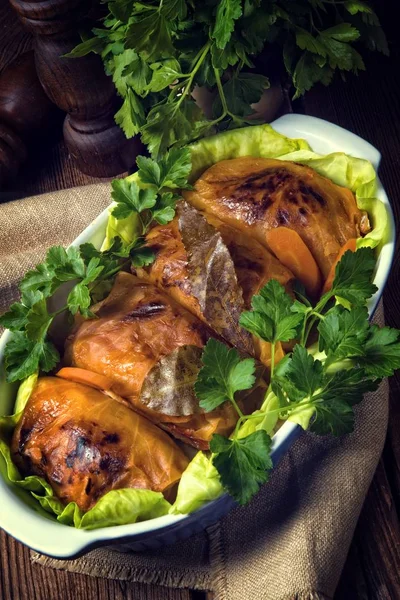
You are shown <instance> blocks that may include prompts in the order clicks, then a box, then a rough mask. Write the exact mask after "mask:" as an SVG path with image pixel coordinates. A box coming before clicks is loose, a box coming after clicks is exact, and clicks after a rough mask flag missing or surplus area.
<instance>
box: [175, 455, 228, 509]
mask: <svg viewBox="0 0 400 600" xmlns="http://www.w3.org/2000/svg"><path fill="white" fill-rule="evenodd" d="M222 492H223V489H222V485H221V482H220V479H219V474H218V471H217V469H216V468H215V467H214V465H213V464H212V461H211V458H208V457H207V456H206V455H205V454H204V452H198V453H197V454H196V456H195V457H194V458H193V460H192V461H191V462H190V463H189V465H188V466H187V468H186V470H185V471H184V472H183V474H182V477H181V480H180V482H179V486H178V494H177V496H176V500H175V502H174V504H173V505H172V507H171V508H170V511H169V512H170V514H174V515H175V514H188V513H191V512H193V511H194V510H197V509H198V508H200V507H201V506H203V504H205V503H206V502H210V501H211V500H215V499H216V498H218V497H219V496H220V495H221V494H222Z"/></svg>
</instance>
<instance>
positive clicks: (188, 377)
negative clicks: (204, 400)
mask: <svg viewBox="0 0 400 600" xmlns="http://www.w3.org/2000/svg"><path fill="white" fill-rule="evenodd" d="M202 353H203V349H202V348H199V347H197V346H190V345H186V346H180V347H179V348H176V349H175V350H174V351H173V352H171V353H170V354H168V355H167V356H164V357H163V358H161V359H160V360H159V361H158V362H157V364H156V365H155V366H154V367H153V368H152V369H151V371H150V373H149V374H148V375H147V377H146V379H145V380H144V383H143V386H142V389H141V392H140V401H141V402H142V403H143V404H145V405H146V406H147V408H150V409H152V410H154V411H157V412H160V413H162V414H164V415H169V416H174V417H177V416H179V417H183V416H189V415H193V414H195V413H198V412H201V411H200V408H199V400H198V398H197V397H196V395H195V393H194V383H195V381H196V379H197V375H198V372H199V370H200V368H201V366H202V363H201V355H202Z"/></svg>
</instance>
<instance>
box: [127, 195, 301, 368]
mask: <svg viewBox="0 0 400 600" xmlns="http://www.w3.org/2000/svg"><path fill="white" fill-rule="evenodd" d="M206 217H207V220H205V219H204V217H203V216H202V215H201V214H200V213H199V212H198V211H196V209H194V208H193V207H190V206H188V205H187V204H186V203H185V202H181V203H180V204H179V205H178V207H177V216H176V217H175V219H174V220H173V221H171V222H170V223H168V225H159V226H156V227H154V228H153V229H151V230H150V232H149V233H148V235H147V237H146V243H147V245H148V246H149V247H151V248H152V249H153V250H154V251H156V259H155V261H154V263H152V264H151V265H150V266H149V267H144V268H138V269H134V272H135V273H136V274H137V275H138V276H139V277H140V278H141V279H144V280H146V281H149V282H151V283H154V284H155V285H157V286H159V287H161V288H162V289H163V290H165V291H166V293H168V294H169V295H171V296H172V297H173V298H174V299H175V300H176V301H177V302H179V303H180V304H182V305H183V306H185V307H186V308H187V309H188V310H190V311H191V312H192V313H193V314H195V315H196V316H197V317H198V318H199V319H201V320H203V321H205V322H206V323H207V324H208V325H209V326H210V327H211V328H213V329H215V331H216V332H217V333H218V334H219V335H221V336H222V337H224V339H226V340H227V341H228V342H229V343H231V344H232V345H234V346H236V347H238V348H239V349H241V350H243V351H244V352H248V353H249V354H253V355H255V356H257V358H259V359H260V360H261V361H262V362H264V363H265V364H267V365H268V364H269V361H270V344H267V343H266V342H262V341H261V340H258V339H254V338H253V339H250V336H249V334H248V333H247V332H246V331H244V330H243V329H242V328H241V327H240V326H239V318H240V314H241V312H242V311H243V310H245V309H246V308H247V309H248V308H250V302H251V298H252V297H253V296H254V294H257V293H258V292H259V290H260V289H261V288H262V287H263V286H264V285H265V284H266V283H267V282H268V281H269V280H270V279H276V280H278V281H279V282H280V283H282V285H285V286H286V288H287V289H288V291H290V289H291V283H292V280H293V275H292V273H291V272H290V271H289V270H288V269H287V268H286V267H285V266H283V265H282V264H281V263H280V262H279V260H278V259H277V258H275V256H273V254H271V253H270V252H269V251H268V250H267V249H266V248H265V247H264V246H262V245H261V244H260V243H259V242H257V241H256V240H254V239H252V238H251V237H250V236H248V235H246V234H243V233H241V232H239V231H238V230H236V229H234V228H232V227H230V226H229V225H226V224H225V223H223V222H221V221H219V220H218V219H217V218H215V217H214V216H213V215H211V214H206ZM217 237H218V238H219V240H218V241H216V238H217ZM221 246H223V247H224V250H223V249H221ZM230 270H231V271H230ZM199 282H200V284H199ZM206 297H208V301H207V300H206Z"/></svg>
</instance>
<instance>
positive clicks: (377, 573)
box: [0, 0, 400, 600]
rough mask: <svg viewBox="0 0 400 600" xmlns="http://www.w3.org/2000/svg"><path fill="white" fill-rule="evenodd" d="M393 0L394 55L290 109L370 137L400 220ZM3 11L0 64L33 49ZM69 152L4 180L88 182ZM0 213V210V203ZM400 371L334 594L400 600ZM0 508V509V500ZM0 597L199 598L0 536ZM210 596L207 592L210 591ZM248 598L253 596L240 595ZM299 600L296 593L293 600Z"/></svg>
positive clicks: (374, 60) (23, 187) (43, 157)
mask: <svg viewBox="0 0 400 600" xmlns="http://www.w3.org/2000/svg"><path fill="white" fill-rule="evenodd" d="M394 5H395V1H394V0H385V1H384V2H383V1H382V2H381V3H380V14H381V18H382V21H383V23H384V26H385V29H386V33H387V35H388V37H389V40H390V42H391V43H392V44H391V48H392V54H391V57H390V58H389V59H388V58H385V57H382V56H370V57H367V60H366V63H367V72H366V73H362V74H361V75H360V76H359V77H358V78H355V77H353V76H349V77H348V81H347V82H346V83H344V82H342V81H341V80H340V78H337V79H336V80H335V82H334V84H333V85H332V86H330V87H329V88H323V87H322V86H318V87H317V88H315V89H314V90H312V91H311V92H309V93H308V94H307V95H306V97H305V98H304V100H303V101H302V102H301V103H300V104H298V105H296V106H295V110H304V111H305V112H306V113H307V114H310V115H314V116H318V117H322V118H324V119H327V120H328V121H332V122H333V123H337V124H338V125H341V126H343V127H345V128H347V129H349V130H351V131H353V132H354V133H356V134H358V135H360V136H361V137H363V138H365V139H367V140H368V141H370V142H371V143H372V144H373V145H375V146H376V147H377V148H379V149H380V151H381V152H382V155H383V160H382V166H381V170H380V176H381V179H382V181H383V184H384V186H385V188H386V190H387V193H388V195H389V197H390V198H391V201H392V203H393V207H394V211H395V217H396V222H397V224H399V223H400V106H399V98H400V69H399V68H398V65H399V59H400V42H399V38H398V32H397V30H396V28H397V24H396V22H395V21H394V19H393V11H394ZM29 45H30V40H29V36H27V35H26V34H24V33H23V32H22V30H21V28H20V27H19V25H18V23H17V22H16V20H15V18H14V16H13V13H12V12H11V10H10V9H9V6H8V3H7V1H6V0H0V71H1V70H2V68H4V66H5V65H6V64H7V63H8V62H9V61H10V60H11V59H12V58H13V57H14V56H15V55H16V54H17V53H19V52H21V51H23V50H25V49H27V48H29ZM94 181H98V180H95V179H93V178H91V177H87V176H85V175H83V174H82V173H80V172H78V171H77V170H76V169H75V168H74V166H73V164H72V163H71V161H70V160H69V159H68V155H67V152H66V150H65V147H64V145H63V143H62V142H61V141H60V142H59V143H58V144H56V145H54V147H53V148H51V149H50V150H48V151H46V152H44V153H43V154H38V155H37V156H36V157H35V158H34V159H31V160H30V162H29V164H27V165H26V167H25V168H23V171H22V172H21V174H20V176H19V177H18V179H17V181H16V182H15V183H14V184H13V185H12V186H10V188H9V191H10V193H12V194H13V196H15V195H18V196H26V195H30V194H35V193H41V192H46V191H52V190H56V189H63V188H66V187H72V186H74V185H82V184H88V183H92V182H94ZM0 211H1V208H0ZM399 298H400V246H399V244H398V245H397V251H396V258H395V262H394V265H393V269H392V274H391V277H390V279H389V282H388V285H387V288H386V291H385V294H384V305H385V313H386V321H387V324H388V325H391V326H392V327H398V328H400V312H399ZM399 396H400V374H398V375H397V376H396V377H394V378H393V379H392V381H391V398H390V422H389V429H388V435H387V441H386V445H385V449H384V452H383V456H382V458H381V461H380V463H379V466H378V469H377V472H376V475H375V477H374V480H373V482H372V485H371V487H370V490H369V492H368V495H367V498H366V500H365V504H364V508H363V511H362V513H361V517H360V520H359V523H358V525H357V529H356V532H355V536H354V540H353V543H352V546H351V549H350V552H349V556H348V559H347V562H346V565H345V568H344V571H343V575H342V578H341V580H340V584H339V587H338V590H337V593H336V595H335V600H344V599H349V600H397V599H400V522H399V514H400V513H399V511H400V398H399ZM0 510H1V507H0ZM0 546H1V547H0V561H1V570H0V598H1V599H2V600H28V599H29V600H44V599H46V600H92V599H93V600H94V599H96V600H119V599H121V600H122V599H123V598H124V599H127V600H200V599H202V600H205V599H206V595H205V594H202V593H199V592H191V591H189V590H169V589H166V588H157V587H155V586H151V585H141V584H135V583H126V582H121V581H109V580H106V579H96V578H91V577H87V576H83V575H77V574H71V573H65V572H60V571H53V570H50V569H43V568H42V567H40V566H37V565H32V564H31V563H30V559H29V550H28V549H27V548H25V547H23V546H22V545H21V544H19V543H18V542H15V541H14V540H13V539H12V538H11V537H9V536H8V535H6V534H5V533H4V532H1V533H0ZM208 600H210V598H208ZM244 600H251V599H244ZM293 600H295V599H293Z"/></svg>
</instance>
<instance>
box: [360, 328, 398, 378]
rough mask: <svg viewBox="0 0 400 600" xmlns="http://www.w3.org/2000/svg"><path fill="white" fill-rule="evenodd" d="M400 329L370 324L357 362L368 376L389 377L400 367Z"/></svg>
mask: <svg viewBox="0 0 400 600" xmlns="http://www.w3.org/2000/svg"><path fill="white" fill-rule="evenodd" d="M399 337H400V331H399V330H398V329H392V328H391V327H382V328H379V327H378V326H377V325H371V327H370V328H369V335H368V338H367V340H366V342H365V344H364V348H363V350H364V351H363V354H362V356H361V357H360V358H359V359H358V363H359V364H360V365H362V366H363V368H364V370H365V372H366V373H367V374H368V375H369V376H370V377H378V378H381V377H390V376H391V375H393V373H394V371H396V370H397V369H400V340H399Z"/></svg>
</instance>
